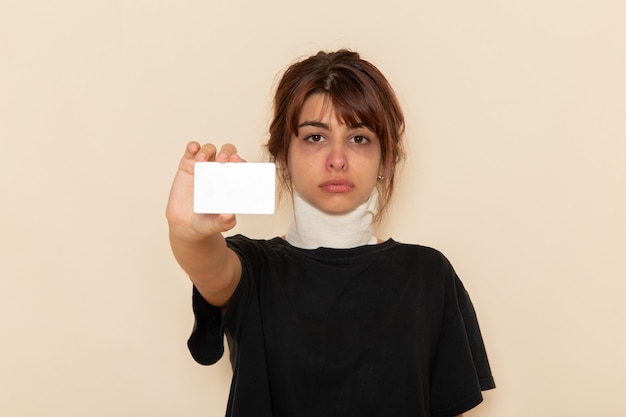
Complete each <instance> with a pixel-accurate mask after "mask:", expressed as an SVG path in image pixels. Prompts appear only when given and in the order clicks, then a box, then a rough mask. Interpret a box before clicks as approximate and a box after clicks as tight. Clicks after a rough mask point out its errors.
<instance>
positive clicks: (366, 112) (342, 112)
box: [266, 49, 404, 218]
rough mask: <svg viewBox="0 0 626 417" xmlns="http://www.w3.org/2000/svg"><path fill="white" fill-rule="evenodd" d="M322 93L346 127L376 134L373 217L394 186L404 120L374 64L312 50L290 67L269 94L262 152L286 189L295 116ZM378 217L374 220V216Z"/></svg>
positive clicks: (401, 155) (348, 54)
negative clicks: (270, 115)
mask: <svg viewBox="0 0 626 417" xmlns="http://www.w3.org/2000/svg"><path fill="white" fill-rule="evenodd" d="M317 93H322V94H326V95H327V96H328V97H329V98H330V101H331V103H332V105H333V107H334V109H335V111H336V113H337V117H338V118H339V119H340V120H342V121H343V122H345V123H347V124H357V123H363V124H365V126H367V128H369V129H370V130H372V131H373V132H374V133H376V135H377V136H378V138H379V140H380V146H381V159H382V165H383V172H384V174H383V175H384V178H382V179H381V181H380V182H379V185H378V188H379V193H380V200H379V215H380V214H382V213H383V212H384V209H385V208H386V207H387V204H388V203H389V200H390V199H391V195H392V193H393V188H394V180H395V172H396V169H395V168H396V165H397V164H398V162H400V161H401V160H402V159H403V158H404V150H403V146H402V136H403V134H404V116H403V114H402V109H401V108H400V105H399V103H398V99H397V98H396V95H395V93H394V91H393V89H392V88H391V85H390V84H389V82H388V81H387V79H386V78H385V77H384V76H383V74H382V73H381V72H380V71H379V70H378V68H376V67H375V66H374V65H372V64H371V63H369V62H368V61H365V60H364V59H362V58H361V57H360V56H359V54H358V53H356V52H352V51H349V50H345V49H342V50H339V51H336V52H323V51H321V52H318V53H317V54H316V55H313V56H311V57H309V58H306V59H304V60H302V61H299V62H296V63H295V64H293V65H291V66H290V67H289V68H287V70H286V71H285V73H284V74H283V76H282V79H281V80H280V82H279V84H278V87H277V89H276V94H275V96H274V119H273V120H272V123H271V125H270V130H269V133H270V138H269V140H268V142H267V145H266V146H267V150H268V152H269V154H270V156H271V159H272V161H274V162H276V164H277V165H278V166H279V167H280V168H282V169H281V170H280V172H281V180H282V183H283V185H284V186H285V187H286V188H287V189H289V190H291V183H290V181H289V178H288V175H287V170H286V169H284V168H286V166H287V155H288V153H289V145H290V143H291V136H292V134H296V135H297V134H298V118H299V117H300V112H301V110H302V107H303V105H304V102H305V101H306V99H307V98H308V97H310V96H311V95H312V94H317ZM378 217H379V218H380V216H378Z"/></svg>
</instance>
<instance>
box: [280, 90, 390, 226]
mask: <svg viewBox="0 0 626 417" xmlns="http://www.w3.org/2000/svg"><path fill="white" fill-rule="evenodd" d="M287 169H288V171H289V177H290V179H291V184H292V186H293V189H294V190H295V191H296V192H297V193H298V194H299V195H300V196H301V197H302V198H303V199H304V200H306V201H307V202H309V203H310V204H312V205H313V206H315V207H316V208H318V209H320V210H322V211H324V212H326V213H331V214H341V213H347V212H349V211H351V210H353V209H355V208H356V207H358V206H359V205H360V204H362V203H364V202H365V201H367V199H368V198H369V197H370V195H371V193H372V191H373V189H374V187H375V186H376V180H377V177H378V175H381V173H382V167H381V151H380V141H379V139H378V137H377V136H376V134H375V133H374V132H372V131H371V130H369V129H368V128H366V127H365V126H362V125H355V126H348V125H346V124H345V123H343V121H341V120H338V119H337V116H336V115H335V111H334V109H333V106H332V103H331V102H330V101H329V99H328V97H327V96H326V95H324V94H314V95H312V96H311V97H309V98H308V99H307V100H306V101H305V102H304V106H303V108H302V112H301V113H300V118H299V119H298V135H297V136H296V135H295V134H294V135H292V137H291V143H290V147H289V153H288V155H287Z"/></svg>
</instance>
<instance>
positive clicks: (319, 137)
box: [304, 135, 324, 142]
mask: <svg viewBox="0 0 626 417" xmlns="http://www.w3.org/2000/svg"><path fill="white" fill-rule="evenodd" d="M304 140H306V141H307V142H321V141H323V140H324V136H322V135H309V136H307V137H306V138H304Z"/></svg>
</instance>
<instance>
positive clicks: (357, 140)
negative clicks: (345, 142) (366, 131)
mask: <svg viewBox="0 0 626 417" xmlns="http://www.w3.org/2000/svg"><path fill="white" fill-rule="evenodd" d="M369 141H370V140H369V139H368V138H366V137H365V136H354V137H353V138H351V139H350V142H353V143H359V144H360V143H368V142H369Z"/></svg>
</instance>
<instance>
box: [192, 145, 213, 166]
mask: <svg viewBox="0 0 626 417" xmlns="http://www.w3.org/2000/svg"><path fill="white" fill-rule="evenodd" d="M216 152H217V148H216V147H215V145H213V144H212V143H205V144H204V145H202V147H201V148H200V150H199V151H198V153H197V154H196V161H198V162H207V161H213V160H215V153H216Z"/></svg>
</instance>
